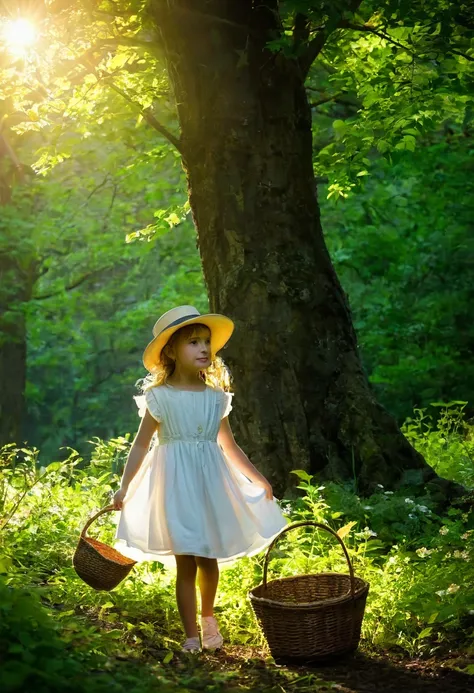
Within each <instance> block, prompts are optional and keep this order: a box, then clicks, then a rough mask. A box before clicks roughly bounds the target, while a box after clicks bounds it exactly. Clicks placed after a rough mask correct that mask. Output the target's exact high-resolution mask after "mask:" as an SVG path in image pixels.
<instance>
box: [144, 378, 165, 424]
mask: <svg viewBox="0 0 474 693" xmlns="http://www.w3.org/2000/svg"><path fill="white" fill-rule="evenodd" d="M157 389H158V388H156V387H151V388H150V389H149V390H147V391H146V392H145V395H144V398H145V403H146V407H147V409H148V411H149V412H150V414H151V415H152V417H153V418H154V419H155V421H158V423H160V422H161V420H162V414H161V407H160V402H159V398H158V393H157Z"/></svg>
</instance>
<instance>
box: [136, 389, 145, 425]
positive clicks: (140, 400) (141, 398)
mask: <svg viewBox="0 0 474 693" xmlns="http://www.w3.org/2000/svg"><path fill="white" fill-rule="evenodd" d="M133 399H134V400H135V404H136V405H137V409H138V416H139V417H140V418H141V419H143V417H144V416H145V412H146V399H145V395H135V396H134V397H133Z"/></svg>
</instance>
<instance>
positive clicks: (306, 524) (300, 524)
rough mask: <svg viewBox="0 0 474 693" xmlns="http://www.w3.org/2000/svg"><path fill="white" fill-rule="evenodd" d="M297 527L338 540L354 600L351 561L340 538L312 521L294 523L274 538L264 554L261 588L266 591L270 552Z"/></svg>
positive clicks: (326, 527) (325, 526)
mask: <svg viewBox="0 0 474 693" xmlns="http://www.w3.org/2000/svg"><path fill="white" fill-rule="evenodd" d="M297 527H318V528H319V529H324V530H326V532H329V534H332V536H333V537H335V538H336V539H337V540H338V542H339V543H340V545H341V547H342V550H343V551H344V556H345V557H346V561H347V565H348V566H349V575H350V578H351V597H352V599H355V580H354V568H353V567H352V563H351V559H350V558H349V554H348V553H347V549H346V545H345V544H344V542H343V541H342V539H341V537H340V536H339V535H338V534H337V533H336V532H335V531H334V530H333V529H331V528H330V527H328V526H327V525H324V524H322V523H321V522H315V521H314V520H302V521H301V522H294V523H293V524H291V525H288V527H284V528H283V529H282V531H281V532H280V534H278V535H277V536H276V537H275V539H274V540H273V541H272V543H271V544H270V546H269V547H268V549H267V552H266V554H265V562H264V564H263V588H264V589H267V571H268V562H269V557H270V551H271V550H272V549H273V547H274V546H275V544H276V543H277V541H279V540H280V539H281V537H282V536H283V535H284V534H286V533H287V532H290V531H291V530H293V529H296V528H297Z"/></svg>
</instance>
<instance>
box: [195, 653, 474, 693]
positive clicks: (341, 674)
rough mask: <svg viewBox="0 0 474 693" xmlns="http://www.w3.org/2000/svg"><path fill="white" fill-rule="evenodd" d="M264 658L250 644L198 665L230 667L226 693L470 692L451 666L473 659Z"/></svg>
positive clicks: (469, 682) (471, 680) (471, 684)
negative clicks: (304, 661)
mask: <svg viewBox="0 0 474 693" xmlns="http://www.w3.org/2000/svg"><path fill="white" fill-rule="evenodd" d="M264 657H265V654H264V653H263V652H260V651H258V650H252V649H251V648H228V650H227V651H225V652H224V651H223V652H221V653H219V654H217V655H215V656H207V657H206V658H205V659H206V660H207V661H206V664H205V663H204V661H203V662H202V663H201V666H204V667H205V668H206V669H207V668H208V667H210V668H212V669H214V671H215V669H216V668H219V669H221V670H222V672H226V671H227V672H228V673H229V672H234V676H232V677H231V678H230V679H229V683H228V687H226V690H227V691H228V692H229V693H230V692H231V691H232V693H234V692H235V693H237V691H239V690H242V689H243V690H246V689H250V690H251V691H256V692H258V693H264V692H266V693H267V692H268V693H270V691H271V692H273V691H275V693H276V692H277V691H278V692H279V693H290V692H295V693H310V692H311V693H323V692H325V691H340V693H405V692H406V693H474V676H470V675H468V674H466V673H462V672H460V671H456V670H454V669H453V667H454V666H456V665H457V666H459V667H460V668H464V667H466V666H468V665H471V666H472V665H474V658H471V659H470V660H469V659H466V658H465V657H464V658H463V659H462V660H455V659H454V658H451V659H445V660H442V661H436V660H431V661H422V660H408V659H397V658H395V657H388V656H385V655H381V654H368V653H364V652H358V653H357V654H356V655H355V656H354V657H352V658H350V659H346V660H344V661H341V662H340V663H338V664H331V665H325V666H319V667H317V668H308V667H290V666H276V665H275V664H273V663H272V662H271V661H269V660H265V659H264Z"/></svg>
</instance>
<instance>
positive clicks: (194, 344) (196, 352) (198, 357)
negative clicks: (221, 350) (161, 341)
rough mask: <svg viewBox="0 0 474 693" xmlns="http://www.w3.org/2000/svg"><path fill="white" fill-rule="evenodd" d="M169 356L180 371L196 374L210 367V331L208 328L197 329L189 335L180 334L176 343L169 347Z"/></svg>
mask: <svg viewBox="0 0 474 693" xmlns="http://www.w3.org/2000/svg"><path fill="white" fill-rule="evenodd" d="M169 354H170V356H171V358H173V359H174V360H175V362H176V367H177V368H179V369H180V370H184V371H189V372H197V371H201V370H203V369H205V368H209V366H210V365H211V331H210V329H209V328H208V327H198V328H197V329H196V330H194V331H192V332H191V333H190V334H187V335H183V334H180V335H179V336H178V339H177V341H176V343H175V344H174V345H173V346H170V351H169Z"/></svg>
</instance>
